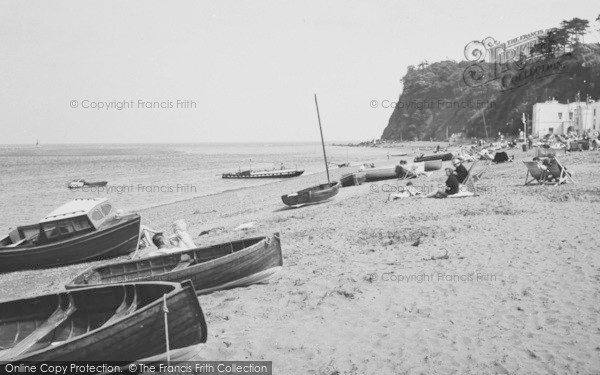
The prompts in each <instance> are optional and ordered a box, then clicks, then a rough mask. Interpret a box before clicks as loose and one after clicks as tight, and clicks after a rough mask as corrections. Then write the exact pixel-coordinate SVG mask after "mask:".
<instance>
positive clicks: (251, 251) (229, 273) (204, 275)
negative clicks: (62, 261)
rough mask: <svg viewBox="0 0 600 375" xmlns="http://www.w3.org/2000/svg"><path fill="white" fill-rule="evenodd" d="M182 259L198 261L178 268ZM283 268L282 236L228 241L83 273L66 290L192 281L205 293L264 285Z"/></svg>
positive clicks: (95, 268)
mask: <svg viewBox="0 0 600 375" xmlns="http://www.w3.org/2000/svg"><path fill="white" fill-rule="evenodd" d="M182 256H187V257H189V258H190V259H196V260H197V263H196V264H192V265H190V266H187V267H184V268H181V269H176V268H177V266H178V264H180V263H181V258H182ZM282 266H283V256H282V253H281V241H280V239H279V234H278V233H275V234H273V235H272V236H269V237H256V238H250V239H245V240H240V241H234V242H228V243H223V244H219V245H214V246H210V247H202V248H197V249H190V250H184V251H179V252H176V253H172V254H166V255H161V256H156V257H149V258H143V259H137V260H131V261H125V262H119V263H113V264H108V265H105V266H100V267H94V268H90V269H88V270H86V271H84V272H83V273H82V274H81V275H79V276H77V277H76V278H75V279H73V280H72V281H71V282H70V283H68V284H67V285H65V288H67V289H73V288H81V287H86V286H90V285H103V284H114V283H120V282H138V281H171V282H181V281H183V280H191V281H192V283H193V284H194V287H195V289H196V293H198V294H205V293H210V292H213V291H215V290H220V289H230V288H235V287H239V286H246V285H250V284H253V283H258V282H264V281H266V280H267V279H269V278H270V277H271V276H273V275H274V274H275V273H276V272H277V271H278V270H279V269H281V267H282Z"/></svg>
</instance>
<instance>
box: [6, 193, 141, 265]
mask: <svg viewBox="0 0 600 375" xmlns="http://www.w3.org/2000/svg"><path fill="white" fill-rule="evenodd" d="M139 233H140V215H138V214H128V215H121V214H119V213H117V210H115V209H114V207H113V206H112V205H111V204H110V203H109V202H108V201H107V199H106V198H93V199H75V200H73V201H71V202H68V203H66V204H64V205H62V206H61V207H59V208H57V209H56V210H54V211H52V212H51V213H50V214H48V215H46V217H45V218H44V219H42V220H41V221H40V222H39V223H37V224H31V225H23V226H19V227H17V228H15V229H13V230H12V231H11V232H10V233H9V234H8V236H6V237H4V238H2V239H0V272H7V271H15V270H19V269H28V268H43V267H57V266H63V265H67V264H72V263H80V262H87V261H91V260H97V259H105V258H110V257H115V256H119V255H126V254H128V253H130V252H132V251H133V250H135V249H136V246H137V243H138V238H139Z"/></svg>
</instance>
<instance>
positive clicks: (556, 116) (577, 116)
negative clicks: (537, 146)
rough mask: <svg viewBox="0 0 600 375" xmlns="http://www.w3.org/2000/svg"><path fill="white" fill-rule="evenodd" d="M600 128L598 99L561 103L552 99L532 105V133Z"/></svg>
mask: <svg viewBox="0 0 600 375" xmlns="http://www.w3.org/2000/svg"><path fill="white" fill-rule="evenodd" d="M569 129H571V130H573V131H575V132H578V133H580V134H581V133H584V132H587V131H589V132H590V133H594V132H595V131H598V130H600V100H599V101H593V100H589V101H588V102H573V103H567V104H562V103H559V102H558V101H556V100H554V99H552V100H548V101H546V102H545V103H537V104H534V105H533V118H532V134H533V136H542V137H543V136H544V135H546V134H567V132H568V131H569Z"/></svg>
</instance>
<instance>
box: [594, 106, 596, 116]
mask: <svg viewBox="0 0 600 375" xmlns="http://www.w3.org/2000/svg"><path fill="white" fill-rule="evenodd" d="M594 116H596V108H594Z"/></svg>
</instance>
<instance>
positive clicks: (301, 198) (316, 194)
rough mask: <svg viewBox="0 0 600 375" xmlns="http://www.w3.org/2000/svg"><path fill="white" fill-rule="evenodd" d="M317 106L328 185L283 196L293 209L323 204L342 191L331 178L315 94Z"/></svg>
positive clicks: (337, 182) (282, 198)
mask: <svg viewBox="0 0 600 375" xmlns="http://www.w3.org/2000/svg"><path fill="white" fill-rule="evenodd" d="M315 105H316V107H317V118H318V120H319V131H320V133H321V146H323V158H324V159H325V170H326V171H327V183H326V184H321V185H317V186H312V187H309V188H306V189H303V190H300V191H297V192H295V193H290V194H286V195H282V196H281V200H282V201H283V203H285V204H286V205H288V206H292V207H300V206H304V205H308V204H316V203H322V202H325V201H327V200H329V199H331V198H333V197H334V196H335V195H337V193H338V192H339V191H340V183H339V181H333V182H332V181H331V180H330V178H329V163H327V153H326V152H325V141H324V140H323V128H322V126H321V115H320V114H319V103H318V102H317V94H315Z"/></svg>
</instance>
